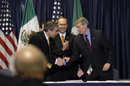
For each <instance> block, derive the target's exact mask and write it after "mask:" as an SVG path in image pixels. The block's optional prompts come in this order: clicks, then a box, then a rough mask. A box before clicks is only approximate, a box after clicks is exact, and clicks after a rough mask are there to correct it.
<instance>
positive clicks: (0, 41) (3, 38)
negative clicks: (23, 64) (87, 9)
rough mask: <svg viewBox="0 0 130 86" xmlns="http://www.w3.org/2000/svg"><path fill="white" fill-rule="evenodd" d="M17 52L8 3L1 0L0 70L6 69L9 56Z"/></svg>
mask: <svg viewBox="0 0 130 86" xmlns="http://www.w3.org/2000/svg"><path fill="white" fill-rule="evenodd" d="M16 50H17V39H16V35H15V31H14V25H13V24H12V20H11V13H10V11H9V3H8V2H7V1H6V0H2V5H1V13H0V69H8V68H9V63H10V60H11V55H12V54H13V53H14V52H15V51H16Z"/></svg>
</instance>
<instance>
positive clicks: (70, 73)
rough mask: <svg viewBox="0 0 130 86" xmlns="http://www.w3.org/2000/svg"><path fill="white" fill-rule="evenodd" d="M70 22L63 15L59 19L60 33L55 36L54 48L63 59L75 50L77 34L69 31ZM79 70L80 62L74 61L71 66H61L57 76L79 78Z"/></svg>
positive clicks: (63, 78) (66, 78)
mask: <svg viewBox="0 0 130 86" xmlns="http://www.w3.org/2000/svg"><path fill="white" fill-rule="evenodd" d="M67 28H68V24H67V19H66V18H64V17H61V18H59V19H58V29H59V34H57V35H56V37H55V38H54V42H55V45H54V49H53V52H52V53H54V54H55V55H56V56H57V57H60V58H61V59H63V58H64V57H70V56H71V54H72V51H73V46H72V45H73V40H74V37H75V35H73V34H71V33H69V32H67ZM77 71H78V64H77V63H73V64H72V65H70V66H69V67H64V66H62V67H60V70H59V71H57V72H59V75H57V76H55V78H56V79H57V78H59V80H68V79H69V80H70V79H77V78H78V77H77Z"/></svg>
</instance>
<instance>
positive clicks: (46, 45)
mask: <svg viewBox="0 0 130 86" xmlns="http://www.w3.org/2000/svg"><path fill="white" fill-rule="evenodd" d="M42 39H43V40H44V41H43V42H44V44H43V46H44V48H46V49H45V51H46V50H47V53H50V51H49V46H48V43H47V40H46V37H45V34H44V33H42Z"/></svg>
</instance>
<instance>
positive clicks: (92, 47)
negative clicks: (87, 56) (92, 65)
mask: <svg viewBox="0 0 130 86" xmlns="http://www.w3.org/2000/svg"><path fill="white" fill-rule="evenodd" d="M90 33H91V49H92V53H94V47H95V43H96V37H95V35H94V33H93V31H92V29H90Z"/></svg>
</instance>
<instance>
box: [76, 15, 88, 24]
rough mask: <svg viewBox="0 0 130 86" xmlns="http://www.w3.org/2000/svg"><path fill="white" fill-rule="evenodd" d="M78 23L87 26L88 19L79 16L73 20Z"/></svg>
mask: <svg viewBox="0 0 130 86" xmlns="http://www.w3.org/2000/svg"><path fill="white" fill-rule="evenodd" d="M78 23H81V24H82V25H84V24H87V26H88V25H89V21H88V20H87V19H86V18H84V17H80V18H79V19H77V20H76V21H75V24H78Z"/></svg>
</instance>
